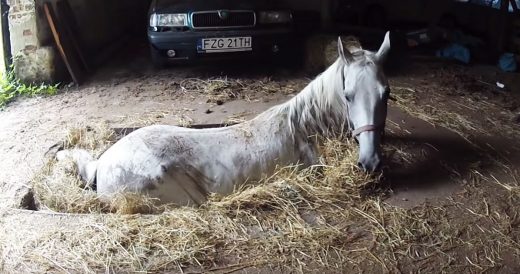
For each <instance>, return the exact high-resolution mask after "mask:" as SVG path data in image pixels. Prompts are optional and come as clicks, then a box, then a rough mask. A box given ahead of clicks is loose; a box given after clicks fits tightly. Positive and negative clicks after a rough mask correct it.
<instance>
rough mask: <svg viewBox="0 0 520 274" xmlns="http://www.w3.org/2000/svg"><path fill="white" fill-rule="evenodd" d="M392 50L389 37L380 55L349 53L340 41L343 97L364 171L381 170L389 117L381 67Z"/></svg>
mask: <svg viewBox="0 0 520 274" xmlns="http://www.w3.org/2000/svg"><path fill="white" fill-rule="evenodd" d="M389 50H390V38H389V33H388V32H387V33H386V35H385V39H384V41H383V43H382V45H381V47H380V48H379V50H378V51H377V52H370V51H366V50H359V51H354V52H350V51H349V50H348V49H345V48H344V47H343V43H342V42H341V39H338V51H339V56H340V59H341V60H342V61H343V64H344V66H343V67H342V72H341V74H342V82H343V95H344V98H345V100H346V106H347V112H348V118H347V119H348V121H347V122H348V125H349V128H350V130H351V132H352V137H354V138H355V139H356V140H357V141H358V143H359V159H358V165H359V167H360V168H362V169H364V170H365V171H370V172H373V171H378V170H380V169H381V165H382V159H381V158H382V156H381V138H382V133H383V131H384V127H385V120H386V115H387V102H388V99H389V96H390V87H389V85H388V81H387V79H386V76H385V74H384V72H383V68H382V63H383V62H384V60H385V57H386V55H387V54H388V52H389Z"/></svg>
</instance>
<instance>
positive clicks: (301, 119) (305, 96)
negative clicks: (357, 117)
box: [277, 59, 347, 137]
mask: <svg viewBox="0 0 520 274" xmlns="http://www.w3.org/2000/svg"><path fill="white" fill-rule="evenodd" d="M342 69H343V63H342V61H341V60H340V59H338V60H337V61H336V62H335V63H334V64H332V65H331V66H330V67H329V68H328V69H327V70H325V71H324V72H323V73H322V74H320V75H319V76H318V77H316V78H315V79H314V80H313V81H312V82H311V83H309V84H308V85H307V87H305V88H304V89H303V90H302V91H301V92H300V93H299V94H298V95H296V96H295V97H294V98H292V99H291V100H289V101H288V102H286V103H285V104H282V105H280V106H279V108H278V111H277V112H279V113H283V114H285V116H286V118H287V119H288V126H289V130H290V132H291V133H292V135H293V136H303V137H308V136H312V135H317V134H319V135H329V134H331V133H334V132H337V131H340V130H342V128H343V126H344V125H345V121H346V119H347V111H346V102H345V99H344V98H343V96H342V95H341V93H339V92H338V91H339V90H341V85H342V82H341V81H342V77H340V75H341V74H340V73H343V72H342ZM338 85H340V86H338Z"/></svg>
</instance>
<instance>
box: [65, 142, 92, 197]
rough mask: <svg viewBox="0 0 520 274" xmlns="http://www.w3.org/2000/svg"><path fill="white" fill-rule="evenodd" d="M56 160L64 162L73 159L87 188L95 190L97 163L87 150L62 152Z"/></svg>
mask: <svg viewBox="0 0 520 274" xmlns="http://www.w3.org/2000/svg"><path fill="white" fill-rule="evenodd" d="M56 159H57V160H58V161H63V160H65V159H71V160H72V161H73V162H74V163H76V166H77V168H78V173H79V176H80V177H81V179H82V180H83V181H84V182H85V183H86V186H87V187H90V188H94V186H95V183H96V173H97V161H96V160H94V157H92V155H91V154H90V153H88V152H87V151H86V150H83V149H70V150H62V151H58V152H57V153H56Z"/></svg>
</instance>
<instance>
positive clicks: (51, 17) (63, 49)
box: [43, 2, 85, 85]
mask: <svg viewBox="0 0 520 274" xmlns="http://www.w3.org/2000/svg"><path fill="white" fill-rule="evenodd" d="M43 9H44V11H45V16H46V17H47V21H48V22H49V26H50V28H51V31H52V35H53V36H54V41H55V42H56V47H57V48H58V51H59V52H60V55H61V57H62V58H63V61H64V62H65V65H66V66H67V70H68V71H69V73H70V76H71V77H72V80H73V81H74V83H76V85H80V84H81V83H83V81H84V79H85V77H84V74H83V72H82V70H81V67H80V66H79V64H78V60H77V56H75V55H74V50H73V46H72V45H71V42H70V39H69V38H68V37H67V36H66V35H64V31H63V28H62V26H61V22H60V21H59V20H58V18H57V17H56V14H55V13H54V9H53V8H52V6H51V4H50V3H49V2H46V3H44V5H43Z"/></svg>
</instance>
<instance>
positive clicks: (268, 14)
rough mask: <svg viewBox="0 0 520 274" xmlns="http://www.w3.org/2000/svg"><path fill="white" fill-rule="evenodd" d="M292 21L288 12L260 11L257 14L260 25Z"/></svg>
mask: <svg viewBox="0 0 520 274" xmlns="http://www.w3.org/2000/svg"><path fill="white" fill-rule="evenodd" d="M291 21H292V14H291V12H289V11H261V12H259V14H258V22H259V23H260V24H280V23H289V22H291Z"/></svg>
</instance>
